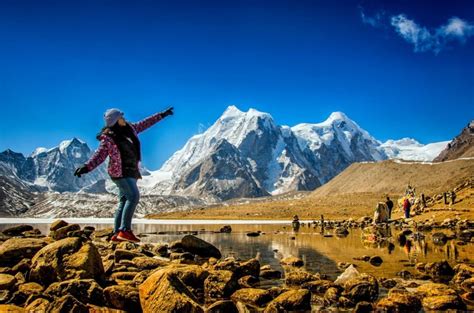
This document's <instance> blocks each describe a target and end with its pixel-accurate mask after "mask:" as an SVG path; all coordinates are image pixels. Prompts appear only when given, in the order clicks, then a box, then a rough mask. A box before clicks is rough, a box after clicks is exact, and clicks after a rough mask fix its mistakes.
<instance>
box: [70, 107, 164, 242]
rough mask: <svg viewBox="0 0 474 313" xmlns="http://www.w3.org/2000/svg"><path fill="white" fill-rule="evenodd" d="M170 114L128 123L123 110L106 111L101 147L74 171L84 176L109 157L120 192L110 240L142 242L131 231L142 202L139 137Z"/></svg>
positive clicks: (100, 139) (111, 174) (110, 166)
mask: <svg viewBox="0 0 474 313" xmlns="http://www.w3.org/2000/svg"><path fill="white" fill-rule="evenodd" d="M168 115H173V108H169V109H167V110H166V111H163V112H160V113H156V114H154V115H152V116H150V117H148V118H145V119H144V120H142V121H140V122H137V123H129V122H127V121H126V120H125V119H124V117H123V112H122V111H120V110H118V109H109V110H107V111H106V112H105V114H104V121H105V126H104V128H102V130H101V131H100V133H99V134H98V135H97V139H98V140H99V141H100V145H99V148H98V149H97V150H96V151H95V153H94V154H93V155H92V156H91V158H90V159H89V161H87V162H86V164H84V165H83V166H82V167H80V168H78V169H76V171H75V172H74V175H75V176H77V177H81V175H82V174H85V173H89V172H90V171H92V170H94V169H95V168H96V167H98V166H99V165H100V164H102V162H104V161H105V159H106V158H107V157H109V166H108V172H109V175H110V177H111V178H112V181H113V182H114V183H115V184H116V185H117V187H118V190H119V193H118V196H119V204H118V207H117V210H116V211H115V223H114V235H113V236H112V238H111V239H110V240H111V241H114V242H118V241H124V240H127V241H132V242H139V241H140V239H138V238H137V237H136V236H135V235H134V234H133V232H132V217H133V213H134V212H135V208H136V206H137V204H138V200H139V199H140V193H139V191H138V187H137V180H138V179H140V178H141V175H140V171H139V162H140V159H141V151H140V141H139V140H138V134H139V133H141V132H142V131H144V130H145V129H147V128H149V127H151V126H153V125H154V124H156V123H157V122H159V121H161V120H162V119H163V118H165V117H167V116H168Z"/></svg>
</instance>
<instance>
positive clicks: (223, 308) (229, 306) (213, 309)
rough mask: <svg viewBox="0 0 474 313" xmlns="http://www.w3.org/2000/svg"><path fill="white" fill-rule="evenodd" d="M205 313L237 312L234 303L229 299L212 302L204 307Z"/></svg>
mask: <svg viewBox="0 0 474 313" xmlns="http://www.w3.org/2000/svg"><path fill="white" fill-rule="evenodd" d="M204 312H205V313H239V310H238V309H237V307H236V306H235V303H234V302H232V301H230V300H220V301H217V302H214V303H213V304H211V305H210V306H208V307H207V308H206V310H205V311H204Z"/></svg>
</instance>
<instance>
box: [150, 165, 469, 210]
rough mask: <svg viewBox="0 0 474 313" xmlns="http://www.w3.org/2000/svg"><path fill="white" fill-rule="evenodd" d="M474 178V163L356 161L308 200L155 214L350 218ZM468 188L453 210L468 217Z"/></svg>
mask: <svg viewBox="0 0 474 313" xmlns="http://www.w3.org/2000/svg"><path fill="white" fill-rule="evenodd" d="M473 178H474V160H456V161H448V162H443V163H436V164H431V163H430V164H423V163H399V162H394V161H384V162H379V163H356V164H353V165H351V166H350V167H349V168H347V169H346V170H345V171H344V172H342V173H341V174H339V175H338V176H336V177H335V178H333V179H332V180H331V181H329V182H328V183H326V184H325V185H323V186H321V187H320V188H318V189H316V190H315V191H314V192H312V193H308V195H307V196H305V197H303V198H295V199H284V198H282V197H278V198H271V197H270V198H266V199H265V201H261V200H260V201H247V202H244V203H236V202H228V203H224V204H223V205H219V206H215V207H210V208H200V209H196V210H192V211H187V212H179V213H169V214H165V215H156V216H153V217H157V218H188V219H289V218H291V217H292V216H293V215H295V214H297V215H299V217H300V218H303V219H319V218H320V216H321V214H324V216H325V217H326V218H335V219H340V218H348V217H355V218H357V217H360V216H364V215H371V214H372V213H373V208H374V207H375V204H376V203H377V202H378V201H382V200H384V198H385V195H387V194H388V195H390V196H391V197H392V198H394V199H396V198H398V197H399V196H401V195H402V194H403V193H404V191H405V188H406V186H407V184H408V183H410V184H411V185H412V186H414V187H415V188H416V190H417V192H418V193H421V192H423V193H425V195H427V196H432V195H435V194H439V193H442V192H444V191H448V190H451V189H453V188H454V187H456V186H459V185H460V184H462V183H464V182H466V181H468V180H472V179H473ZM467 189H468V190H463V192H462V193H461V194H459V197H458V199H459V200H461V201H460V202H458V203H457V204H455V205H454V209H457V208H459V209H461V208H462V209H466V208H467V209H468V210H467V212H464V213H463V216H464V217H471V218H472V217H474V203H473V201H474V200H473V197H472V190H473V189H472V186H471V187H470V188H467ZM471 215H472V216H471Z"/></svg>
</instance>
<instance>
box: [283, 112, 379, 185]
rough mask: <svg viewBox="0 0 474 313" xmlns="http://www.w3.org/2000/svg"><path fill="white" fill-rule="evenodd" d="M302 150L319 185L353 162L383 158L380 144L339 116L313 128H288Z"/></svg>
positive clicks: (310, 125)
mask: <svg viewBox="0 0 474 313" xmlns="http://www.w3.org/2000/svg"><path fill="white" fill-rule="evenodd" d="M291 130H292V131H293V133H294V134H295V136H296V137H297V138H298V143H299V145H300V147H301V149H303V150H309V152H308V155H309V156H310V158H314V161H313V164H314V166H315V167H316V171H317V173H318V178H319V179H320V180H321V182H322V183H325V182H327V181H329V180H330V179H331V178H333V177H334V176H336V175H337V174H339V173H340V172H342V170H344V169H345V168H346V167H348V166H349V165H350V164H352V163H354V162H361V161H380V160H384V159H386V158H387V156H386V155H385V153H384V152H383V151H381V150H380V149H379V146H380V142H379V141H377V140H376V139H375V138H373V137H372V136H371V135H370V134H369V133H368V132H367V131H365V130H363V129H362V128H361V127H359V125H357V124H356V123H355V122H354V121H352V120H351V119H349V118H348V117H347V116H346V115H345V114H344V113H342V112H334V113H332V114H331V115H330V116H329V118H328V119H326V120H325V121H324V122H322V123H317V124H299V125H296V126H294V127H292V128H291Z"/></svg>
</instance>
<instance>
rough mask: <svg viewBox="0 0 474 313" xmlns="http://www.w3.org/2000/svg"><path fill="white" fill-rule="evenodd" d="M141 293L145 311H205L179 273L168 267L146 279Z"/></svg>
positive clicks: (147, 312)
mask: <svg viewBox="0 0 474 313" xmlns="http://www.w3.org/2000/svg"><path fill="white" fill-rule="evenodd" d="M139 294H140V303H141V307H142V309H143V312H144V313H155V312H163V313H166V312H170V313H171V312H190V313H196V312H197V313H201V312H204V310H203V309H202V307H201V306H200V305H199V303H198V300H197V299H196V297H195V295H193V294H192V292H191V291H190V290H189V289H188V287H186V285H185V284H184V283H183V281H182V280H181V279H180V278H179V277H178V275H177V274H176V273H173V271H170V270H169V269H166V268H165V269H160V270H158V271H156V272H155V273H154V274H152V275H151V276H150V277H149V278H148V279H147V280H145V282H144V283H143V284H141V285H140V287H139Z"/></svg>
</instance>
